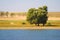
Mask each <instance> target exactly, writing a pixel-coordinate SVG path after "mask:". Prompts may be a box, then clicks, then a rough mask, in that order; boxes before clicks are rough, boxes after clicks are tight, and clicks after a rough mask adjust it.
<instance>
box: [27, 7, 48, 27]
mask: <svg viewBox="0 0 60 40" xmlns="http://www.w3.org/2000/svg"><path fill="white" fill-rule="evenodd" d="M47 13H48V12H47V6H43V7H39V8H38V9H36V8H30V9H29V10H28V14H27V21H28V22H29V23H31V24H36V25H38V26H39V24H41V23H42V24H43V26H44V25H45V24H46V22H47V20H48V16H47Z"/></svg>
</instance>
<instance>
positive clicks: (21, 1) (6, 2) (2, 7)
mask: <svg viewBox="0 0 60 40" xmlns="http://www.w3.org/2000/svg"><path fill="white" fill-rule="evenodd" d="M43 5H47V6H48V11H49V12H60V0H0V11H9V12H27V11H28V9H29V8H38V7H42V6H43Z"/></svg>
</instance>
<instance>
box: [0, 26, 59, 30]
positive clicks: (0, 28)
mask: <svg viewBox="0 0 60 40" xmlns="http://www.w3.org/2000/svg"><path fill="white" fill-rule="evenodd" d="M18 29H22V30H32V29H33V30H34V29H35V30H36V29H60V27H0V30H18Z"/></svg>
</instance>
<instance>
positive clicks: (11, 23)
mask: <svg viewBox="0 0 60 40" xmlns="http://www.w3.org/2000/svg"><path fill="white" fill-rule="evenodd" d="M0 27H36V26H35V25H34V24H29V23H28V22H27V21H26V20H0ZM39 27H43V26H42V24H40V26H39ZM45 27H60V20H48V22H47V24H46V25H45Z"/></svg>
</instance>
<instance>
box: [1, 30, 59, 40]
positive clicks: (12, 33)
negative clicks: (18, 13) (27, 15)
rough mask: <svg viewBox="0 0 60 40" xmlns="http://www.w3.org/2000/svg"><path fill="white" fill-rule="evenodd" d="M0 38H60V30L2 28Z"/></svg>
mask: <svg viewBox="0 0 60 40" xmlns="http://www.w3.org/2000/svg"><path fill="white" fill-rule="evenodd" d="M0 40H60V30H0Z"/></svg>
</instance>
